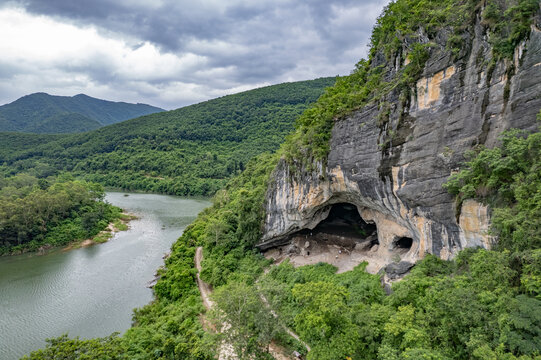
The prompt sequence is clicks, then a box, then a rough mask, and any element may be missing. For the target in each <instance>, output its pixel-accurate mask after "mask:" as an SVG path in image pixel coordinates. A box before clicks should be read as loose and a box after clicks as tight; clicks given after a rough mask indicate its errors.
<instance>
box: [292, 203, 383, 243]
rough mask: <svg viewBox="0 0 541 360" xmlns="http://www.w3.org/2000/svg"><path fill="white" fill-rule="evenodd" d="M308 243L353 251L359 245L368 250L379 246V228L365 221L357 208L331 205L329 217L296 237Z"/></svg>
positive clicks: (349, 205) (342, 204)
mask: <svg viewBox="0 0 541 360" xmlns="http://www.w3.org/2000/svg"><path fill="white" fill-rule="evenodd" d="M295 236H296V237H298V236H301V237H304V238H305V239H306V241H310V240H314V241H317V242H318V243H326V244H334V245H338V246H341V247H344V248H349V249H353V248H354V247H355V246H356V245H357V244H363V248H366V250H368V249H370V248H372V247H373V246H375V245H379V242H378V236H377V227H376V225H375V224H370V223H367V222H366V221H364V220H363V219H362V218H361V216H360V215H359V211H358V210H357V206H355V205H353V204H350V203H337V204H333V205H331V209H330V211H329V215H328V216H327V218H325V219H324V220H322V221H321V222H320V223H319V224H317V226H316V227H315V228H314V229H312V230H309V229H304V230H301V231H300V232H299V233H297V234H296V235H295Z"/></svg>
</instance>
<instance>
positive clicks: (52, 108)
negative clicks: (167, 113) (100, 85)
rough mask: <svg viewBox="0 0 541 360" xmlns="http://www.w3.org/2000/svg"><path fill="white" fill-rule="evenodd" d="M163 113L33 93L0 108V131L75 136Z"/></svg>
mask: <svg viewBox="0 0 541 360" xmlns="http://www.w3.org/2000/svg"><path fill="white" fill-rule="evenodd" d="M160 111H164V110H163V109H161V108H158V107H155V106H150V105H146V104H129V103H125V102H112V101H107V100H101V99H96V98H93V97H90V96H87V95H84V94H79V95H75V96H54V95H49V94H46V93H34V94H30V95H26V96H23V97H22V98H20V99H17V100H15V101H14V102H12V103H9V104H6V105H2V106H0V131H18V132H26V133H49V134H54V133H77V132H84V131H90V130H94V129H97V128H100V127H102V126H105V125H110V124H114V123H117V122H120V121H124V120H128V119H132V118H136V117H139V116H142V115H148V114H152V113H156V112H160Z"/></svg>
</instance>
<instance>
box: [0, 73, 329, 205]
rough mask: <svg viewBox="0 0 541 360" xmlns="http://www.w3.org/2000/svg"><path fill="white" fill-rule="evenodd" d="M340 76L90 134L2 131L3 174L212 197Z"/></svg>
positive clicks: (268, 148)
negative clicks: (67, 176) (66, 177)
mask: <svg viewBox="0 0 541 360" xmlns="http://www.w3.org/2000/svg"><path fill="white" fill-rule="evenodd" d="M335 82H336V78H334V77H330V78H321V79H316V80H309V81H298V82H293V83H284V84H278V85H272V86H267V87H264V88H259V89H255V90H250V91H246V92H242V93H239V94H234V95H227V96H224V97H221V98H217V99H213V100H208V101H205V102H202V103H199V104H195V105H190V106H186V107H183V108H180V109H177V110H172V111H164V112H160V113H157V114H151V115H146V116H142V117H139V118H136V119H131V120H129V121H124V122H121V123H119V124H112V125H109V126H105V127H102V128H100V129H97V130H94V131H89V132H85V133H82V134H71V135H60V136H59V135H45V134H23V133H14V132H4V133H0V179H1V177H2V175H5V176H11V175H13V174H16V173H21V172H25V173H29V174H31V175H34V176H37V177H47V176H49V175H51V174H55V173H57V172H59V171H61V172H63V171H67V172H71V173H72V174H73V175H75V176H80V177H83V178H85V179H86V180H92V181H96V182H99V183H101V184H103V185H105V186H109V187H114V188H123V189H127V190H143V191H152V192H159V193H167V194H175V195H212V194H213V193H214V192H216V190H218V189H220V188H222V187H223V186H224V185H225V184H226V183H227V181H229V179H230V178H231V177H232V176H234V175H235V174H238V173H239V172H241V171H242V170H244V168H245V165H246V164H247V163H248V162H249V160H250V159H251V158H253V157H254V156H256V155H259V154H261V153H263V152H273V151H276V149H277V148H278V146H279V145H280V144H281V143H282V142H283V141H284V139H285V137H286V135H287V134H289V133H290V132H291V131H292V130H293V129H294V124H295V119H296V118H297V116H299V115H300V114H302V112H303V111H304V110H306V109H307V108H308V107H309V106H310V105H311V104H312V103H313V102H314V101H316V100H317V98H319V96H320V95H321V94H323V93H324V92H325V88H326V87H328V86H332V85H333V84H334V83H335Z"/></svg>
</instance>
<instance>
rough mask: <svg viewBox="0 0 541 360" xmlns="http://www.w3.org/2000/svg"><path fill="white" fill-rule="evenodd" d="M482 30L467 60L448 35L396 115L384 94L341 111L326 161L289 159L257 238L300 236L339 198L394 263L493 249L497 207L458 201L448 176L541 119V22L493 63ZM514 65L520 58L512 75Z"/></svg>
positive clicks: (276, 177)
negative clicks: (456, 53)
mask: <svg viewBox="0 0 541 360" xmlns="http://www.w3.org/2000/svg"><path fill="white" fill-rule="evenodd" d="M483 31H484V30H483V28H482V27H481V26H480V25H477V26H476V27H475V34H473V35H472V39H471V44H470V45H469V47H468V48H467V49H465V50H463V51H464V52H465V55H464V56H462V57H461V59H460V60H453V59H452V58H451V56H450V55H449V54H447V53H446V52H445V50H444V46H443V44H444V42H443V40H442V44H441V45H442V46H440V49H441V50H435V51H433V52H432V53H431V57H430V59H429V60H428V62H427V64H426V67H425V70H424V74H423V77H422V78H421V79H420V80H419V81H418V82H417V85H416V88H417V91H416V94H414V95H412V97H411V99H410V100H409V101H406V102H404V101H399V94H397V93H393V92H391V93H390V94H389V95H388V96H387V98H386V99H385V102H386V103H387V104H389V107H390V115H389V118H388V120H387V121H386V122H384V123H383V124H382V122H381V114H380V112H381V110H380V108H381V102H380V103H378V104H370V105H368V106H366V107H364V108H362V109H360V110H358V111H356V112H354V113H352V114H351V115H349V116H348V117H346V118H344V119H340V120H337V121H336V122H335V124H334V128H333V130H332V137H331V143H330V148H331V150H330V153H329V155H328V158H327V161H326V162H321V163H318V164H315V170H311V171H299V170H296V171H292V170H291V169H290V167H289V166H288V164H287V163H286V162H285V161H281V162H280V163H279V165H278V167H277V168H276V169H275V172H274V174H273V178H272V181H271V185H270V187H269V190H268V194H267V199H266V217H265V221H264V231H263V237H262V239H261V241H260V243H259V245H258V247H259V248H260V249H262V250H264V251H266V250H268V249H273V248H276V247H279V246H286V245H287V244H291V243H293V242H294V238H295V236H296V234H297V233H298V232H299V231H300V230H302V229H314V228H315V227H316V226H317V225H318V224H319V223H320V222H321V221H322V220H324V219H325V218H326V217H327V216H328V214H329V211H330V208H331V205H332V204H337V203H348V204H352V205H354V206H356V207H357V209H358V212H359V214H360V215H361V217H362V219H363V220H364V221H365V222H367V223H372V224H375V225H376V227H377V237H378V241H379V244H378V247H377V248H376V250H375V251H373V252H375V254H376V257H377V258H378V259H379V260H381V261H383V262H384V263H386V264H390V263H392V262H397V261H404V262H411V263H414V262H415V261H416V260H417V259H419V258H422V257H423V256H424V255H425V254H427V253H431V254H435V255H438V256H440V257H442V258H444V259H448V258H451V257H453V256H454V255H455V254H456V253H457V252H458V251H459V250H461V249H463V248H466V247H472V246H482V247H485V248H489V247H490V246H491V244H492V243H493V239H492V238H491V237H490V236H489V235H488V233H487V231H488V228H489V224H490V216H489V215H490V214H489V211H488V209H487V208H486V207H484V206H483V205H482V204H478V203H476V202H474V201H473V200H472V201H467V202H465V203H464V204H463V205H462V209H456V204H455V202H454V199H453V197H452V196H450V195H449V194H448V193H447V192H446V190H445V189H443V188H442V184H443V183H445V182H446V180H447V178H448V177H449V175H450V174H451V173H452V172H453V171H456V170H457V169H458V168H459V166H460V165H461V164H462V163H463V161H464V160H465V159H464V153H465V152H466V150H468V149H471V148H473V147H475V146H476V145H485V146H488V147H492V146H494V145H497V143H498V136H499V135H500V134H501V133H502V132H503V131H504V130H506V129H509V128H519V129H525V130H529V131H534V130H535V129H536V128H537V124H536V120H535V119H536V114H537V113H538V112H539V109H540V108H541V31H540V30H539V28H538V27H536V26H533V27H532V34H531V36H530V39H529V40H528V41H526V42H524V43H523V44H521V45H520V46H519V47H518V48H517V49H516V51H515V59H514V60H513V61H512V62H511V61H499V62H497V63H496V66H495V67H494V68H492V69H490V68H489V66H488V63H489V61H490V59H491V48H490V45H489V44H488V42H487V37H486V34H485V33H484V32H483ZM390 63H391V64H394V63H395V61H390ZM510 66H515V72H514V75H512V76H511V73H510V72H509V69H510ZM388 68H389V67H388ZM389 71H390V72H392V71H393V70H392V69H389ZM313 168H314V167H313ZM460 210H461V211H460ZM402 238H407V239H412V244H411V247H409V248H406V249H404V248H401V247H399V246H396V245H397V242H399V240H400V239H402ZM361 243H362V241H361ZM359 248H362V246H360V247H359Z"/></svg>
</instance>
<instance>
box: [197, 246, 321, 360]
mask: <svg viewBox="0 0 541 360" xmlns="http://www.w3.org/2000/svg"><path fill="white" fill-rule="evenodd" d="M202 260H203V248H202V247H201V246H199V247H198V248H197V249H196V250H195V258H194V262H195V268H196V269H197V287H198V288H199V292H200V293H201V298H202V299H203V305H204V306H205V308H206V309H207V310H210V309H212V307H213V306H214V302H213V301H212V300H210V294H211V293H212V287H211V286H210V285H209V284H207V283H206V282H204V281H203V280H201V277H200V276H199V273H200V272H201V261H202ZM263 299H264V298H263ZM264 301H265V304H266V305H267V306H268V303H267V302H266V301H267V300H266V299H264ZM271 312H272V314H273V316H274V317H277V315H276V313H275V312H274V311H272V310H271ZM228 325H229V324H224V327H227V326H228ZM286 331H287V332H288V333H289V331H290V330H289V329H287V328H286ZM290 335H291V336H293V337H294V338H295V339H297V340H298V341H300V342H301V343H302V341H301V340H300V339H299V338H298V336H297V335H296V334H294V333H292V332H291V333H290ZM303 344H304V343H303ZM305 345H306V344H305ZM307 349H308V350H309V349H310V348H308V347H307ZM269 353H270V354H271V355H272V356H273V357H274V358H275V359H276V360H291V359H293V358H292V357H291V356H287V355H286V354H285V350H284V349H283V348H281V347H280V346H278V345H276V344H274V343H271V344H270V345H269ZM236 358H237V356H236V355H235V352H234V350H233V346H231V344H227V343H222V345H221V346H220V351H219V354H218V360H226V359H236Z"/></svg>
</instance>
